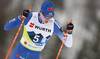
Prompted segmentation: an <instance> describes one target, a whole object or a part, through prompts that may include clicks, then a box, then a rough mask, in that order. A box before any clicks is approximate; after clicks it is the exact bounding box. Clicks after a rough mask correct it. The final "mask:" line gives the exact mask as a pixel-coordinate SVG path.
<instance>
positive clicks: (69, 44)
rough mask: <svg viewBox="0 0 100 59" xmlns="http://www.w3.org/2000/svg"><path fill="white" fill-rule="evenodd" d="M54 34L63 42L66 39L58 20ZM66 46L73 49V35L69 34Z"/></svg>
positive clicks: (55, 23)
mask: <svg viewBox="0 0 100 59" xmlns="http://www.w3.org/2000/svg"><path fill="white" fill-rule="evenodd" d="M54 34H56V35H57V36H58V37H59V38H60V40H61V41H63V39H64V35H63V30H62V27H61V25H60V23H59V22H58V21H57V20H55V22H54ZM64 44H65V46H67V47H72V44H73V38H72V34H67V37H66V40H65V42H64Z"/></svg>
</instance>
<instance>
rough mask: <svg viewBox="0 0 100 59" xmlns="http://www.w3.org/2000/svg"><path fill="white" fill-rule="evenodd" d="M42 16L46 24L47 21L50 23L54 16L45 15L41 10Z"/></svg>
mask: <svg viewBox="0 0 100 59" xmlns="http://www.w3.org/2000/svg"><path fill="white" fill-rule="evenodd" d="M40 18H41V19H42V21H43V22H44V24H46V23H48V22H49V21H50V19H51V18H52V16H47V15H44V14H43V13H42V12H40Z"/></svg>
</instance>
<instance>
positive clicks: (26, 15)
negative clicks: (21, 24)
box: [22, 10, 30, 17]
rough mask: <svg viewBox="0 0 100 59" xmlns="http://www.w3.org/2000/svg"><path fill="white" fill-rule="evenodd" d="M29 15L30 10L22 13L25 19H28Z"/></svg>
mask: <svg viewBox="0 0 100 59" xmlns="http://www.w3.org/2000/svg"><path fill="white" fill-rule="evenodd" d="M29 13H30V12H29V11H28V10H24V11H23V13H22V15H23V16H25V17H28V15H29Z"/></svg>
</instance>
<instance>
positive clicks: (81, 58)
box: [0, 0, 100, 59]
mask: <svg viewBox="0 0 100 59" xmlns="http://www.w3.org/2000/svg"><path fill="white" fill-rule="evenodd" d="M44 1H46V0H0V59H4V58H5V57H6V55H7V53H8V51H9V48H10V46H11V44H12V41H13V39H14V37H15V35H16V33H17V30H18V28H14V29H12V30H10V31H5V30H4V25H5V24H6V23H7V22H8V21H9V20H11V19H13V18H15V17H17V16H18V15H20V14H21V12H22V11H23V10H25V9H28V8H29V7H32V12H39V10H40V8H41V4H42V3H43V2H44ZM49 1H52V2H53V4H54V5H55V16H54V18H55V19H56V20H58V21H59V22H60V23H61V25H62V27H63V29H64V31H65V30H66V26H65V25H66V24H67V22H68V21H70V20H71V19H73V24H74V26H75V27H74V30H73V39H74V43H73V46H72V48H68V47H65V45H64V46H63V49H62V51H61V54H60V56H59V59H100V0H49ZM22 33H23V27H22V29H21V31H20V33H19V35H18V38H17V40H16V42H15V44H14V46H13V49H12V51H13V50H14V48H15V47H16V46H17V44H18V43H19V41H20V38H21V36H22ZM61 43H62V42H61V41H60V39H59V38H58V37H57V35H53V36H52V37H51V38H50V40H49V41H48V42H47V45H46V46H45V48H44V50H43V51H42V53H41V59H56V56H57V53H58V50H59V48H60V45H61ZM12 51H11V53H12ZM11 53H10V55H9V58H8V59H10V56H11Z"/></svg>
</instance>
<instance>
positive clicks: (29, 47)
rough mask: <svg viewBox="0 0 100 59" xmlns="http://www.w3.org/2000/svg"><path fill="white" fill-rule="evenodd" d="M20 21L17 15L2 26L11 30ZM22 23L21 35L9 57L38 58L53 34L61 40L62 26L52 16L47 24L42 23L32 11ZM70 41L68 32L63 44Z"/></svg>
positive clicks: (69, 44)
mask: <svg viewBox="0 0 100 59" xmlns="http://www.w3.org/2000/svg"><path fill="white" fill-rule="evenodd" d="M21 22H22V19H20V18H19V16H18V17H16V18H14V19H12V20H10V21H9V22H8V23H7V24H6V25H5V26H4V29H5V30H11V29H13V28H15V27H18V26H20V24H21ZM23 24H24V31H23V36H22V38H21V40H20V42H19V44H18V45H17V47H16V48H15V50H14V51H13V53H12V56H11V59H40V54H41V51H42V50H43V48H44V46H45V44H46V43H47V42H48V40H49V38H50V37H51V36H52V35H53V34H56V35H57V36H58V37H59V38H60V39H61V41H63V38H64V35H63V30H62V27H61V25H60V23H59V22H58V21H57V20H55V19H54V18H51V19H50V21H49V22H48V23H47V24H44V23H43V21H42V20H41V18H40V13H38V12H32V13H30V14H29V16H28V17H27V18H26V19H25V21H24V23H23ZM72 43H73V38H72V34H68V35H67V37H66V40H65V43H64V44H65V46H67V47H71V46H72Z"/></svg>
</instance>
